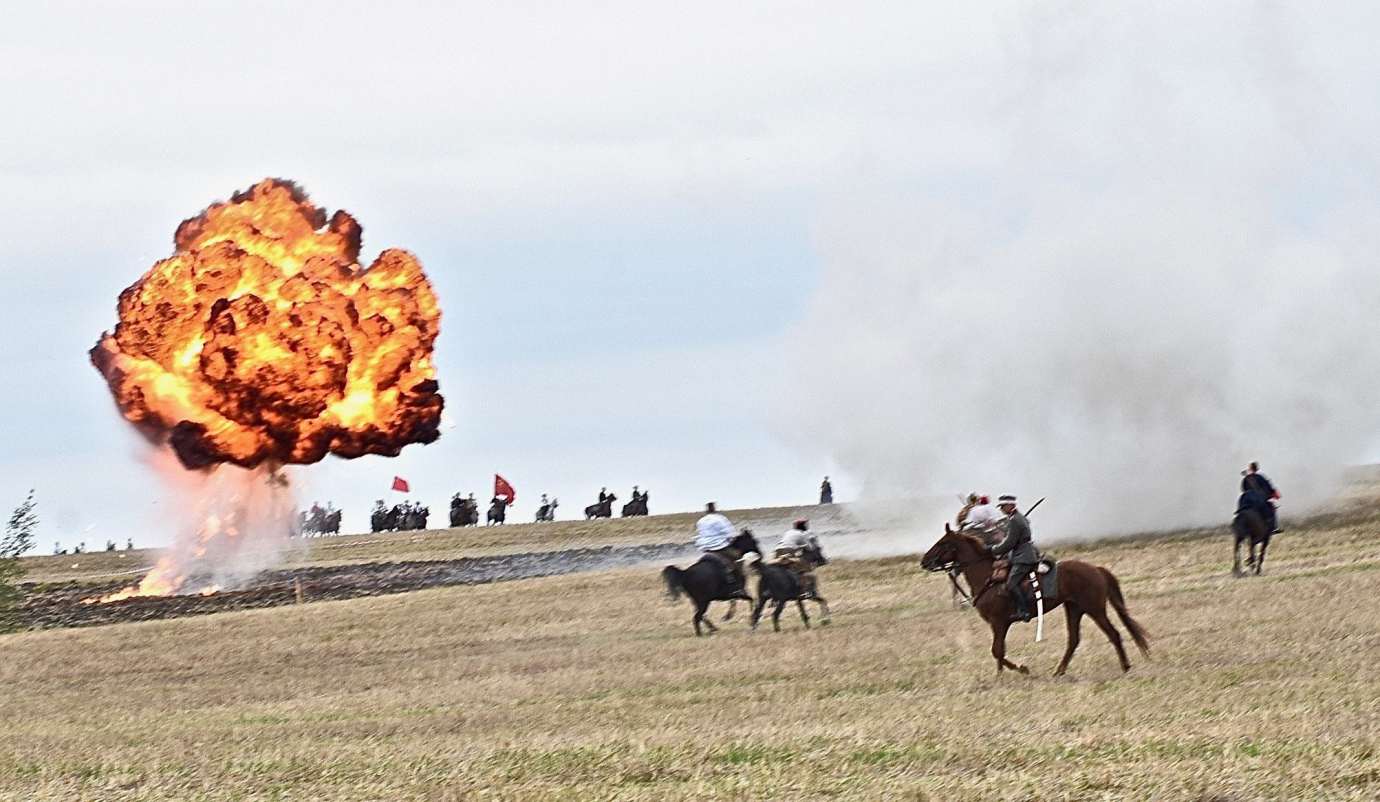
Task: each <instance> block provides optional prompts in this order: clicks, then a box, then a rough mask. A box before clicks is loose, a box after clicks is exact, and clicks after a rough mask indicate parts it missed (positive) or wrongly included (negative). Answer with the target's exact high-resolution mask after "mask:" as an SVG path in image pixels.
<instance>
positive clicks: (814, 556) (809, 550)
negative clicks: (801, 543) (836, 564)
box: [800, 540, 829, 567]
mask: <svg viewBox="0 0 1380 802" xmlns="http://www.w3.org/2000/svg"><path fill="white" fill-rule="evenodd" d="M800 556H801V557H804V558H805V561H806V562H808V563H809V564H810V565H813V566H816V567H818V566H821V565H828V564H829V561H828V560H827V559H825V557H824V549H822V548H820V545H819V541H817V540H816V541H812V542H811V543H810V545H808V546H806V547H805V548H803V549H801V550H800Z"/></svg>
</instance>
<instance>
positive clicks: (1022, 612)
mask: <svg viewBox="0 0 1380 802" xmlns="http://www.w3.org/2000/svg"><path fill="white" fill-rule="evenodd" d="M997 506H998V507H999V508H1000V509H1001V511H1002V513H1003V514H1005V515H1006V535H1005V537H1003V538H1002V540H1001V542H1000V543H998V544H997V545H995V546H993V547H992V555H993V556H994V557H1001V556H1002V555H1007V554H1009V555H1010V557H1008V559H1009V560H1010V563H1011V568H1010V572H1009V573H1008V574H1007V576H1006V592H1007V593H1008V594H1010V596H1011V600H1012V601H1013V602H1015V605H1016V620H1018V621H1029V620H1030V605H1029V604H1028V603H1027V602H1026V599H1025V593H1024V592H1022V590H1021V583H1022V582H1024V581H1025V578H1026V576H1027V575H1029V574H1030V572H1031V571H1034V570H1035V566H1036V564H1038V563H1039V562H1040V555H1039V553H1038V552H1037V551H1035V543H1034V541H1032V540H1031V538H1030V522H1029V521H1027V520H1026V519H1025V516H1024V515H1022V514H1021V511H1020V510H1018V509H1016V497H1015V496H1011V495H1006V496H1002V497H1001V498H999V499H997Z"/></svg>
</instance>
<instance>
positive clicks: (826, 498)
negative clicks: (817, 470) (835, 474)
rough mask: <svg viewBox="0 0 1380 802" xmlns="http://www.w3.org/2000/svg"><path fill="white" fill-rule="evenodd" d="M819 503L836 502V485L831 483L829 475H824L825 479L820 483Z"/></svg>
mask: <svg viewBox="0 0 1380 802" xmlns="http://www.w3.org/2000/svg"><path fill="white" fill-rule="evenodd" d="M819 503H820V504H833V503H834V486H833V485H831V484H829V477H827V476H826V477H824V481H823V482H820V484H819Z"/></svg>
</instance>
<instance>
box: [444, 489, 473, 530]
mask: <svg viewBox="0 0 1380 802" xmlns="http://www.w3.org/2000/svg"><path fill="white" fill-rule="evenodd" d="M478 524H479V505H478V504H476V503H475V501H474V499H469V498H465V497H464V496H461V495H460V494H459V493H456V494H455V495H454V496H452V497H451V499H450V525H451V526H477V525H478Z"/></svg>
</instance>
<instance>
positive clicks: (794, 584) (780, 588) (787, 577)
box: [752, 546, 830, 632]
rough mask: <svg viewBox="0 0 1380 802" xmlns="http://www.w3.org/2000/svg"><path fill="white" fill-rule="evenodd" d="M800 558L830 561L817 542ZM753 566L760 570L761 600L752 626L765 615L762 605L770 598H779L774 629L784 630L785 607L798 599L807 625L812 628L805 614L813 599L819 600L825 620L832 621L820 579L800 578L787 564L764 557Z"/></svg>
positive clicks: (812, 562) (818, 562) (821, 562)
mask: <svg viewBox="0 0 1380 802" xmlns="http://www.w3.org/2000/svg"><path fill="white" fill-rule="evenodd" d="M800 558H801V559H803V560H805V561H806V562H807V563H809V564H810V566H811V567H812V568H817V567H819V566H821V565H827V564H828V563H829V561H828V560H826V559H824V552H823V551H822V550H821V549H819V548H818V547H816V546H807V547H806V548H804V549H802V550H801V552H800ZM752 567H753V569H755V570H756V571H757V576H758V579H757V604H755V605H754V606H753V608H752V628H753V629H756V628H757V622H758V621H759V620H760V619H761V618H762V608H763V607H765V606H766V604H767V602H768V601H774V602H776V607H775V609H773V610H772V613H771V625H772V629H774V630H776V631H777V632H780V631H781V611H782V610H784V609H785V608H786V603H787V602H792V601H793V602H795V603H796V606H797V607H799V608H800V620H801V621H803V622H805V628H806V629H809V628H810V616H808V615H806V614H805V600H806V599H813V600H814V601H816V602H819V609H820V613H821V614H822V615H823V616H824V619H823V621H821V623H823V624H827V623H829V619H830V615H829V602H827V601H825V600H824V597H823V596H821V595H819V585H818V584H817V583H816V582H811V583H809V586H808V587H807V586H806V584H805V583H802V582H801V581H800V574H798V573H796V572H795V571H792V570H791V569H789V568H787V567H786V566H784V565H777V564H775V563H764V562H762V561H761V560H758V561H757V562H755V563H753V565H752Z"/></svg>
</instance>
